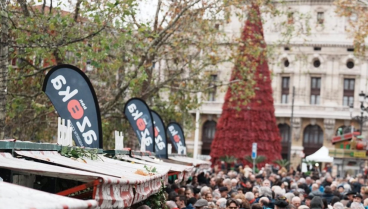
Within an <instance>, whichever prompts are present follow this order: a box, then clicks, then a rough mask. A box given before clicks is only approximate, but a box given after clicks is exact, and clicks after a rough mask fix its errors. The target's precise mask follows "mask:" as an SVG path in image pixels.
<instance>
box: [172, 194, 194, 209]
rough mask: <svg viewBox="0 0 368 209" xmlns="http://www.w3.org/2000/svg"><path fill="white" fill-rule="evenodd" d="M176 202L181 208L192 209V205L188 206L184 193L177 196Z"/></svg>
mask: <svg viewBox="0 0 368 209" xmlns="http://www.w3.org/2000/svg"><path fill="white" fill-rule="evenodd" d="M175 204H176V205H177V206H178V208H179V209H192V208H193V207H192V206H189V207H187V198H186V197H185V196H184V195H179V196H176V197H175Z"/></svg>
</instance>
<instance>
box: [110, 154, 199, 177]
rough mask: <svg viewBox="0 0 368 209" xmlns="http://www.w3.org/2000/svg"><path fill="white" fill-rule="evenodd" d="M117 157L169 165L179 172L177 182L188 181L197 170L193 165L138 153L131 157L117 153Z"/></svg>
mask: <svg viewBox="0 0 368 209" xmlns="http://www.w3.org/2000/svg"><path fill="white" fill-rule="evenodd" d="M116 157H117V158H118V159H121V160H126V161H129V162H136V163H142V164H147V163H149V164H150V165H153V166H164V167H169V168H170V171H171V172H179V174H178V179H177V181H178V182H177V183H180V182H181V181H182V180H183V179H184V181H187V180H188V178H189V177H190V176H191V175H192V174H193V173H194V171H195V168H194V167H193V166H187V165H180V164H175V163H167V162H163V161H162V160H160V159H157V158H155V159H153V158H151V157H149V156H138V155H137V156H133V157H130V156H128V155H116Z"/></svg>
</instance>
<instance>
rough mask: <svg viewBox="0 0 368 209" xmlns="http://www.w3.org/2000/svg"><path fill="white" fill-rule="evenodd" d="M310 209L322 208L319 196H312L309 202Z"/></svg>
mask: <svg viewBox="0 0 368 209" xmlns="http://www.w3.org/2000/svg"><path fill="white" fill-rule="evenodd" d="M310 208H311V209H324V205H323V202H322V199H321V197H320V196H314V197H313V199H312V200H311V202H310Z"/></svg>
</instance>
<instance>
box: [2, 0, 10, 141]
mask: <svg viewBox="0 0 368 209" xmlns="http://www.w3.org/2000/svg"><path fill="white" fill-rule="evenodd" d="M6 8H7V2H6V0H1V5H0V18H1V19H0V27H1V30H0V140H1V139H4V134H5V118H6V95H7V82H8V56H9V50H8V44H9V43H8V32H9V31H8V30H9V25H8V18H7V11H6Z"/></svg>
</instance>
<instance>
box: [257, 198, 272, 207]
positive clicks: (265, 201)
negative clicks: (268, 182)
mask: <svg viewBox="0 0 368 209" xmlns="http://www.w3.org/2000/svg"><path fill="white" fill-rule="evenodd" d="M259 204H260V205H261V206H262V208H261V209H270V207H269V204H270V200H269V199H268V198H267V197H261V199H259Z"/></svg>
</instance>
